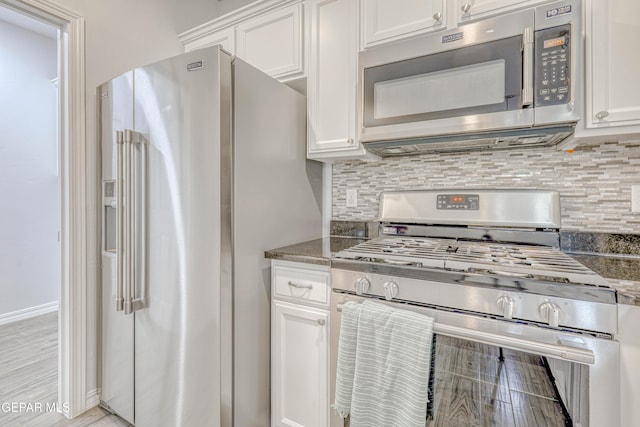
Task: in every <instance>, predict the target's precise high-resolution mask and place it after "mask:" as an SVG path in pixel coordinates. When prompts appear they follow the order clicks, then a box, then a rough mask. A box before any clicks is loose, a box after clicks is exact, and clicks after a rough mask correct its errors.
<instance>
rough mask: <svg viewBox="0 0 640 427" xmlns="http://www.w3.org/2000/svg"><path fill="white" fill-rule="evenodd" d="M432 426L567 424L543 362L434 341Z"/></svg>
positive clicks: (442, 339)
mask: <svg viewBox="0 0 640 427" xmlns="http://www.w3.org/2000/svg"><path fill="white" fill-rule="evenodd" d="M436 349H437V351H436V356H435V362H436V363H435V381H434V407H433V420H432V421H431V422H430V423H428V424H427V425H428V426H430V427H436V426H437V427H452V426H460V427H467V426H499V427H510V426H515V427H555V426H558V427H564V426H566V425H569V426H570V425H571V424H570V420H568V419H567V418H565V416H564V414H563V411H562V406H561V404H560V403H559V402H558V400H557V398H556V393H555V389H554V387H553V384H552V383H551V380H550V378H549V375H548V374H547V371H546V368H545V367H544V364H543V360H542V357H540V356H534V355H530V354H527V353H523V352H517V351H513V350H507V349H505V350H504V352H503V354H504V361H503V362H501V361H500V360H499V349H498V348H497V347H493V346H488V345H483V344H477V343H473V342H470V341H463V340H458V339H455V338H449V337H445V336H441V335H440V336H438V337H437V346H436Z"/></svg>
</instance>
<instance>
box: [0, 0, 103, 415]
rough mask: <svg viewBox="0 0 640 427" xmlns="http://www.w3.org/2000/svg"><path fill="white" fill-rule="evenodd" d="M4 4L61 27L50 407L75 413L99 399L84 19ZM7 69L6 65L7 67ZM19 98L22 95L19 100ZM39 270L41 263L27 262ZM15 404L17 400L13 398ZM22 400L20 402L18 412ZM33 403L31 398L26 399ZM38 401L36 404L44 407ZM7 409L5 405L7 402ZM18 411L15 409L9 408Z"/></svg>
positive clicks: (14, 0) (29, 3)
mask: <svg viewBox="0 0 640 427" xmlns="http://www.w3.org/2000/svg"><path fill="white" fill-rule="evenodd" d="M0 7H3V8H7V9H10V10H12V11H14V12H17V13H20V14H22V15H25V16H28V17H30V18H33V19H35V20H36V21H40V22H41V23H42V22H43V23H46V24H48V25H50V26H53V27H55V28H56V29H57V38H56V44H57V50H58V55H57V56H58V60H57V68H58V77H59V80H58V85H59V87H58V95H59V96H58V102H57V105H58V117H57V120H56V122H57V133H58V137H57V141H58V142H59V150H58V162H57V170H58V173H59V186H58V188H59V196H60V197H59V198H58V200H60V205H59V209H58V212H59V218H60V220H59V229H60V237H59V239H60V241H59V251H60V262H59V264H58V266H59V278H60V291H59V293H58V304H59V316H58V328H57V329H58V330H57V335H58V336H57V338H58V339H57V341H58V360H57V365H58V368H57V371H58V384H57V391H58V392H57V402H55V405H51V407H53V408H55V409H56V410H57V409H60V410H61V413H62V414H63V415H65V416H67V417H74V416H75V415H78V414H80V413H82V412H84V411H85V410H86V409H88V408H89V407H90V406H92V405H94V404H96V403H97V395H96V396H95V399H92V396H90V395H89V394H88V393H87V386H86V384H87V379H86V372H87V369H86V366H87V344H86V343H87V326H86V325H87V306H86V293H87V288H90V287H95V279H94V278H93V275H92V274H91V273H90V269H89V268H88V265H89V262H88V259H89V254H90V250H89V249H90V248H88V243H87V242H88V241H90V239H89V236H90V235H92V234H91V233H94V234H95V227H92V226H91V221H89V220H88V216H89V210H88V209H87V207H88V206H90V204H89V203H87V200H89V198H91V197H93V194H92V192H91V184H90V183H91V182H92V181H93V178H92V177H91V175H90V174H89V173H88V172H87V171H86V169H87V168H86V158H87V148H86V144H85V137H86V135H85V114H86V113H85V65H84V20H83V18H82V17H81V16H80V15H78V14H76V13H74V12H72V11H69V10H67V9H65V8H63V7H60V6H59V5H57V4H55V3H52V2H51V1H49V0H0ZM3 67H4V65H3ZM14 101H18V99H16V100H14ZM28 268H37V266H28ZM10 403H13V402H10ZM20 403H21V402H17V404H18V410H22V409H20V408H19V405H20ZM22 403H23V404H28V403H30V402H22ZM31 403H33V405H32V407H31V408H25V410H29V409H31V410H37V409H39V408H38V407H37V406H35V404H36V403H37V402H31ZM3 405H4V406H3V410H4V409H5V407H6V405H5V402H3ZM9 408H10V409H11V410H13V407H9Z"/></svg>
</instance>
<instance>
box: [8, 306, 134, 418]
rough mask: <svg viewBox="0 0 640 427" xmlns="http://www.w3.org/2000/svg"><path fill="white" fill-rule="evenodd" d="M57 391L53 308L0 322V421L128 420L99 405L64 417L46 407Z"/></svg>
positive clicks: (55, 328) (54, 398) (49, 404)
mask: <svg viewBox="0 0 640 427" xmlns="http://www.w3.org/2000/svg"><path fill="white" fill-rule="evenodd" d="M57 394H58V317H57V313H50V314H45V315H42V316H38V317H34V318H31V319H26V320H21V321H19V322H14V323H9V324H6V325H0V426H2V427H13V426H16V427H23V426H29V427H63V426H74V427H84V426H94V427H98V426H100V427H106V426H128V425H129V424H128V423H127V422H125V421H123V420H122V419H120V418H118V417H116V416H115V415H112V414H109V413H107V412H106V411H104V410H103V409H102V408H93V409H91V410H90V411H88V412H86V413H84V414H82V415H81V416H79V417H76V418H74V419H73V420H69V419H68V418H66V417H65V416H64V415H62V414H61V413H57V412H55V411H52V409H53V408H52V405H55V403H56V402H57V400H58V399H57ZM20 404H22V405H24V406H23V407H22V408H21V407H20ZM47 406H48V407H47Z"/></svg>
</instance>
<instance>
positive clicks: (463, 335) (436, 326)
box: [336, 303, 596, 365]
mask: <svg viewBox="0 0 640 427" xmlns="http://www.w3.org/2000/svg"><path fill="white" fill-rule="evenodd" d="M336 311H338V312H341V311H342V304H341V303H339V304H338V305H337V306H336ZM433 332H434V333H435V334H442V335H446V336H449V337H453V338H460V339H465V340H469V341H476V342H480V343H483V344H488V345H493V346H497V347H505V348H510V349H512V350H522V351H526V352H529V353H535V354H541V355H543V356H549V357H555V358H560V359H564V360H569V361H571V362H578V363H583V364H590V365H593V364H594V363H595V360H596V358H595V356H594V354H593V352H592V351H591V350H586V349H583V348H577V347H570V346H567V345H562V344H549V343H544V342H540V341H532V340H528V339H524V338H519V337H516V336H513V335H503V334H496V333H492V332H485V331H479V330H477V329H467V328H461V327H459V326H453V325H446V324H442V323H438V322H434V323H433Z"/></svg>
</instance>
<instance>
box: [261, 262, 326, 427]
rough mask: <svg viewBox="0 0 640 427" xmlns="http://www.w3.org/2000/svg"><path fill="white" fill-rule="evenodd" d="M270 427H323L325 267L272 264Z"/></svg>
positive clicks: (324, 404)
mask: <svg viewBox="0 0 640 427" xmlns="http://www.w3.org/2000/svg"><path fill="white" fill-rule="evenodd" d="M271 274H272V280H271V283H272V295H273V300H272V308H271V425H272V426H274V427H275V426H277V427H284V426H286V427H327V425H328V415H329V301H328V299H326V296H328V292H329V290H330V289H329V267H325V266H316V265H307V264H300V263H291V262H284V261H273V262H272V268H271Z"/></svg>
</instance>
